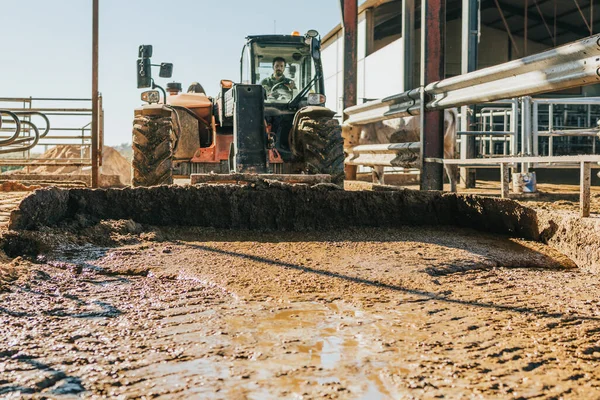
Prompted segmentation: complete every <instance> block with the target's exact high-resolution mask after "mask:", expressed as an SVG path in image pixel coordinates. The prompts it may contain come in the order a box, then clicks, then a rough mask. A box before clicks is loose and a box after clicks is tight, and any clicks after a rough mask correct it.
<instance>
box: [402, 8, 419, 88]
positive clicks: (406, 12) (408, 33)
mask: <svg viewBox="0 0 600 400" xmlns="http://www.w3.org/2000/svg"><path fill="white" fill-rule="evenodd" d="M414 36H415V0H402V48H403V51H404V63H403V68H404V70H403V71H402V75H403V78H404V91H407V90H411V89H414V88H415V86H416V85H415V84H414V82H413V81H414V79H413V68H414V64H413V60H414V59H415V45H414Z"/></svg>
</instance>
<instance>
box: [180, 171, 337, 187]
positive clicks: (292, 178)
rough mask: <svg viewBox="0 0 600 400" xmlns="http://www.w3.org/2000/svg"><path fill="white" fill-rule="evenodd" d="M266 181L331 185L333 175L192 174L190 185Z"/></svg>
mask: <svg viewBox="0 0 600 400" xmlns="http://www.w3.org/2000/svg"><path fill="white" fill-rule="evenodd" d="M264 181H280V182H286V183H305V184H309V185H314V184H317V183H331V175H327V174H319V175H301V174H241V173H233V174H191V175H190V183H191V184H192V185H195V184H198V183H234V184H235V183H255V182H264Z"/></svg>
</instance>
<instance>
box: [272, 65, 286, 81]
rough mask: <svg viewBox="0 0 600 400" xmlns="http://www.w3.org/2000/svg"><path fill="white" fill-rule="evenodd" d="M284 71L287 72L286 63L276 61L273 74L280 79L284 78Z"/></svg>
mask: <svg viewBox="0 0 600 400" xmlns="http://www.w3.org/2000/svg"><path fill="white" fill-rule="evenodd" d="M283 71H285V62H283V61H275V64H273V72H274V73H275V76H276V77H278V78H279V77H281V76H283Z"/></svg>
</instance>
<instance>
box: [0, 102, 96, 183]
mask: <svg viewBox="0 0 600 400" xmlns="http://www.w3.org/2000/svg"><path fill="white" fill-rule="evenodd" d="M0 109H2V111H1V112H2V115H3V119H2V122H3V123H2V125H0V166H22V167H24V168H25V169H24V172H25V173H29V168H30V167H36V166H56V167H58V166H74V167H87V166H91V165H92V159H91V157H92V151H91V146H92V133H91V132H92V129H91V123H92V122H91V120H92V107H91V99H78V98H34V97H26V98H19V97H4V98H0ZM99 109H100V119H99V139H100V140H99V149H98V150H99V163H100V165H101V160H102V155H101V154H102V153H101V151H102V146H103V136H104V135H103V125H104V124H103V122H104V118H103V117H104V115H103V109H102V97H100V98H99ZM13 115H14V116H17V117H18V121H17V120H16V119H15V118H14V117H12V116H13ZM34 118H41V119H44V120H45V123H46V127H45V130H44V132H42V133H40V132H39V129H38V128H37V124H36V123H35V122H34V121H32V120H33V119H34ZM54 146H77V147H78V148H79V151H78V152H71V153H70V154H71V155H70V156H69V157H68V158H61V157H58V158H50V157H43V153H44V152H45V151H47V150H48V149H50V148H51V147H54ZM2 155H3V156H2Z"/></svg>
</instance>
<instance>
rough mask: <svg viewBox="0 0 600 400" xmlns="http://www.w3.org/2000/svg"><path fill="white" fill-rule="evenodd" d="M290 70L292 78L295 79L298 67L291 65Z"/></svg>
mask: <svg viewBox="0 0 600 400" xmlns="http://www.w3.org/2000/svg"><path fill="white" fill-rule="evenodd" d="M288 70H289V71H290V76H291V77H292V78H294V77H295V76H296V66H295V65H290V66H289V67H288Z"/></svg>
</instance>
